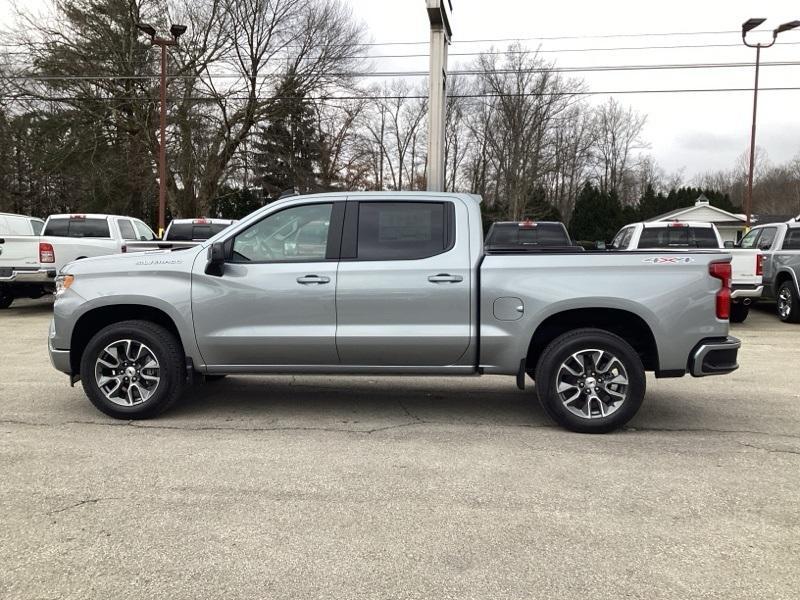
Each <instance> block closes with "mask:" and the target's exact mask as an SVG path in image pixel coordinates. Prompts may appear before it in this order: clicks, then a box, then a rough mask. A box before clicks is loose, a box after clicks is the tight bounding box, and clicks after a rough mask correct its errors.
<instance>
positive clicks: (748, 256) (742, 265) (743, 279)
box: [728, 250, 761, 285]
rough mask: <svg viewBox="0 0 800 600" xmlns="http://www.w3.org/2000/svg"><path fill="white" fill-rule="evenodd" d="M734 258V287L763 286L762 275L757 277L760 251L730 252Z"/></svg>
mask: <svg viewBox="0 0 800 600" xmlns="http://www.w3.org/2000/svg"><path fill="white" fill-rule="evenodd" d="M728 252H730V253H731V256H733V260H732V261H731V271H732V272H733V277H732V280H731V283H732V284H733V285H761V275H756V266H757V264H756V261H757V260H761V259H760V253H759V252H758V250H728Z"/></svg>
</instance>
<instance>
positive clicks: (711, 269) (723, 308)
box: [708, 262, 731, 319]
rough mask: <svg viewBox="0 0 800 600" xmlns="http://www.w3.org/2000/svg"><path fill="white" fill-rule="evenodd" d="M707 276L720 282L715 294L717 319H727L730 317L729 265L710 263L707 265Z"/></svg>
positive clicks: (725, 263)
mask: <svg viewBox="0 0 800 600" xmlns="http://www.w3.org/2000/svg"><path fill="white" fill-rule="evenodd" d="M708 274H709V275H711V276H712V277H714V278H715V279H719V280H720V281H721V282H722V283H721V284H720V288H719V291H718V292H717V318H718V319H729V318H730V316H731V263H730V262H712V263H711V264H709V265H708Z"/></svg>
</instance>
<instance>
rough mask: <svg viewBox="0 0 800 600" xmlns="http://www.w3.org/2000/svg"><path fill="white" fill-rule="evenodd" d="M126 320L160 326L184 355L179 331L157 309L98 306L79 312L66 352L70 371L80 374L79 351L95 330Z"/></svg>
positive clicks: (137, 306)
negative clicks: (167, 332)
mask: <svg viewBox="0 0 800 600" xmlns="http://www.w3.org/2000/svg"><path fill="white" fill-rule="evenodd" d="M129 320H142V321H149V322H151V323H156V324H157V325H161V326H162V327H164V328H165V329H166V330H167V331H169V332H170V333H172V335H174V336H175V339H177V340H178V343H179V344H180V345H181V347H182V348H183V351H184V354H187V348H186V345H185V344H184V342H183V339H182V338H181V334H180V331H179V330H178V327H177V325H176V324H175V321H174V320H173V319H172V317H171V316H170V315H169V314H167V313H166V312H165V311H163V310H161V309H160V308H156V307H154V306H148V305H143V304H112V305H106V306H98V307H96V308H93V309H91V310H89V311H87V312H85V313H83V314H82V315H81V316H80V318H79V319H78V320H77V321H76V323H75V326H74V327H73V329H72V336H71V339H70V352H69V356H70V366H71V368H72V372H73V373H79V372H80V363H81V357H82V355H83V351H84V350H85V349H86V346H87V344H88V343H89V340H91V339H92V337H93V336H94V335H95V334H96V333H97V332H98V331H100V330H101V329H103V328H104V327H107V326H108V325H112V324H113V323H119V322H122V321H129Z"/></svg>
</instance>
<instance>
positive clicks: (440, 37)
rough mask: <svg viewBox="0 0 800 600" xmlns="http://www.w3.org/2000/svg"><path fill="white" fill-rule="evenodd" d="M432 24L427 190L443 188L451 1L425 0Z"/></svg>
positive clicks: (440, 189) (438, 190)
mask: <svg viewBox="0 0 800 600" xmlns="http://www.w3.org/2000/svg"><path fill="white" fill-rule="evenodd" d="M425 4H426V6H427V9H428V20H429V21H430V24H431V65H430V66H431V71H430V79H429V83H428V85H429V90H428V168H427V171H428V191H430V192H442V191H444V122H445V111H446V103H447V47H448V46H449V45H450V38H451V37H452V35H453V32H452V30H451V29H450V20H449V18H448V16H447V8H448V7H449V9H450V12H452V11H453V4H452V2H451V1H450V0H425Z"/></svg>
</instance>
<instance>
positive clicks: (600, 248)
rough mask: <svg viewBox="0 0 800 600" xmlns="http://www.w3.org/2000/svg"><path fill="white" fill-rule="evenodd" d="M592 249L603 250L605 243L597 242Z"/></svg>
mask: <svg viewBox="0 0 800 600" xmlns="http://www.w3.org/2000/svg"><path fill="white" fill-rule="evenodd" d="M594 247H595V248H597V249H598V250H605V249H606V243H605V242H603V241H597V242H595V243H594Z"/></svg>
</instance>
